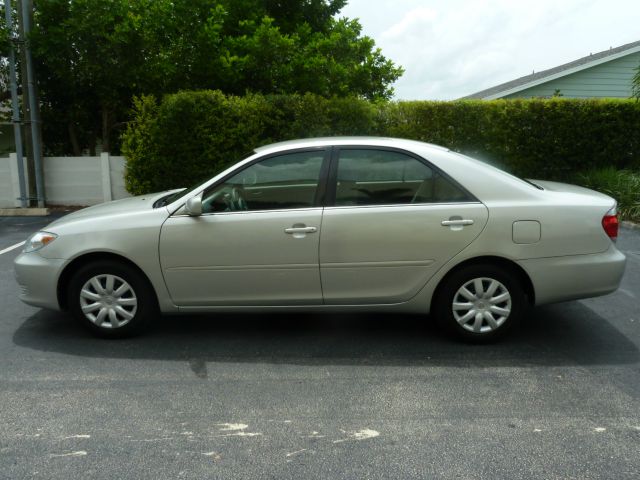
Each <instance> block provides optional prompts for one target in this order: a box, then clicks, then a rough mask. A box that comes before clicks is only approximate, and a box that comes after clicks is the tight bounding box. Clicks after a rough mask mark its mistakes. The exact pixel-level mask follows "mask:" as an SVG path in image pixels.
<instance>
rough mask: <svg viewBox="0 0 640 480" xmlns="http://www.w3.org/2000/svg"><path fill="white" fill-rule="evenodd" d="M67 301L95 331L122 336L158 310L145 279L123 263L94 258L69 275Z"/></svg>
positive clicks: (140, 327) (145, 323) (141, 325)
mask: <svg viewBox="0 0 640 480" xmlns="http://www.w3.org/2000/svg"><path fill="white" fill-rule="evenodd" d="M68 305H69V307H70V310H71V313H72V314H73V316H74V317H75V318H76V319H77V320H79V321H80V322H81V323H82V324H83V325H84V326H85V327H86V328H88V329H89V330H90V331H91V332H92V333H93V334H94V335H96V336H99V337H102V338H123V337H130V336H133V335H137V334H139V333H141V332H142V331H143V330H144V329H145V327H147V326H148V324H149V323H150V321H151V319H152V318H153V317H154V316H155V315H156V314H157V304H156V301H155V294H154V292H153V289H152V287H151V285H150V284H149V282H148V280H147V279H146V278H145V277H144V276H143V275H142V274H141V273H140V272H138V271H137V270H136V269H134V268H132V267H130V266H129V265H126V264H124V263H118V262H112V261H106V260H102V261H95V262H91V263H88V264H86V265H84V266H82V267H81V268H80V269H79V270H78V271H77V272H76V273H75V274H74V275H73V277H72V278H71V282H70V285H69V290H68Z"/></svg>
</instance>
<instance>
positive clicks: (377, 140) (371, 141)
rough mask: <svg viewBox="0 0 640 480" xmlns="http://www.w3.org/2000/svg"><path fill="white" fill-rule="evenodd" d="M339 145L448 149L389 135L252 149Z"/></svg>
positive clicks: (270, 150) (271, 150)
mask: <svg viewBox="0 0 640 480" xmlns="http://www.w3.org/2000/svg"><path fill="white" fill-rule="evenodd" d="M333 145H335V146H340V145H359V146H372V147H391V148H404V149H407V150H414V149H416V148H419V149H421V150H424V149H433V150H438V151H448V150H449V149H447V148H445V147H441V146H439V145H433V144H430V143H424V142H418V141H416V140H407V139H404V138H389V137H318V138H303V139H300V140H288V141H286V142H278V143H272V144H270V145H264V146H262V147H258V148H256V149H254V151H255V153H275V152H279V151H282V150H290V149H294V148H314V147H327V146H333Z"/></svg>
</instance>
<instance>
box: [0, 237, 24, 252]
mask: <svg viewBox="0 0 640 480" xmlns="http://www.w3.org/2000/svg"><path fill="white" fill-rule="evenodd" d="M25 243H26V240H24V241H22V242H20V243H16V244H15V245H11V246H10V247H7V248H5V249H4V250H0V255H2V254H3V253H7V252H10V251H11V250H15V249H16V248H18V247H21V246H23V245H24V244H25Z"/></svg>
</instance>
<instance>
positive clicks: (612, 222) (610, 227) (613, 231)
mask: <svg viewBox="0 0 640 480" xmlns="http://www.w3.org/2000/svg"><path fill="white" fill-rule="evenodd" d="M602 228H604V231H605V233H606V234H607V235H608V236H609V238H610V239H611V240H613V241H615V240H616V238H618V211H617V210H616V207H613V208H612V209H611V210H609V211H608V212H607V213H605V215H604V217H602Z"/></svg>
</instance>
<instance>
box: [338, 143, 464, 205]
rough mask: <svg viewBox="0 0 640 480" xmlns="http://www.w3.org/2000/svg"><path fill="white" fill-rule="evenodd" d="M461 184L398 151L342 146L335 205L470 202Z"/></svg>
mask: <svg viewBox="0 0 640 480" xmlns="http://www.w3.org/2000/svg"><path fill="white" fill-rule="evenodd" d="M471 200H473V199H471V198H470V197H469V195H468V194H467V193H466V192H465V191H464V190H462V189H461V188H460V187H458V186H457V185H455V184H454V183H452V182H451V181H449V180H448V179H447V178H445V177H443V176H442V175H441V174H440V173H439V172H437V171H436V170H434V169H432V168H430V167H429V166H428V165H426V164H424V163H422V162H421V161H419V160H417V159H415V158H413V157H411V156H409V155H406V154H404V153H401V152H395V151H389V150H371V149H343V150H341V151H340V156H339V159H338V174H337V184H336V201H335V204H336V206H349V205H354V206H356V205H397V204H401V205H403V204H416V203H449V202H467V201H471Z"/></svg>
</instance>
